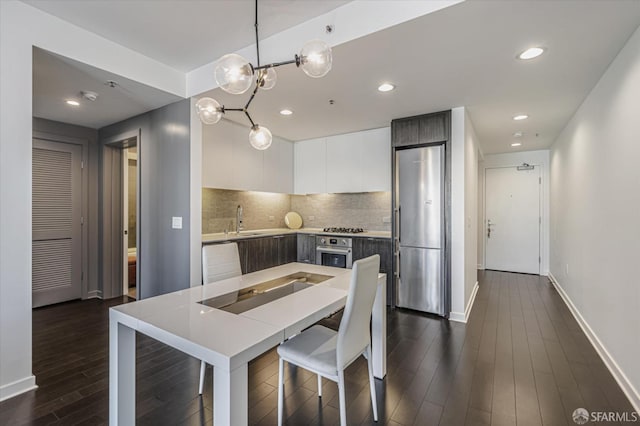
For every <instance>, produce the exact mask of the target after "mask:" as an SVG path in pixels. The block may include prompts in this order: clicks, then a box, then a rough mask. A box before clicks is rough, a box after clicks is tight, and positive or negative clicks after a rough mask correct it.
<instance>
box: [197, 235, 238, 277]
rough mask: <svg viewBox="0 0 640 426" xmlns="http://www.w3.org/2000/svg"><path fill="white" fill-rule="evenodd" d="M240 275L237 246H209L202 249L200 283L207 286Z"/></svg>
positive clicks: (230, 244)
mask: <svg viewBox="0 0 640 426" xmlns="http://www.w3.org/2000/svg"><path fill="white" fill-rule="evenodd" d="M240 275H242V269H241V268H240V255H239V254H238V244H236V243H226V244H209V245H206V246H203V247H202V283H203V284H209V283H212V282H216V281H221V280H225V279H227V278H232V277H238V276H240Z"/></svg>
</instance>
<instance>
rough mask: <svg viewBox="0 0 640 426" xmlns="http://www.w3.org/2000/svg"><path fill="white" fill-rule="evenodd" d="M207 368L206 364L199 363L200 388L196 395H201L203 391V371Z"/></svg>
mask: <svg viewBox="0 0 640 426" xmlns="http://www.w3.org/2000/svg"><path fill="white" fill-rule="evenodd" d="M205 368H207V364H206V363H205V362H204V361H200V387H199V388H198V393H199V394H200V395H202V392H203V391H204V370H205Z"/></svg>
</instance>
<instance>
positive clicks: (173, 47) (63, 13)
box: [23, 0, 348, 72]
mask: <svg viewBox="0 0 640 426" xmlns="http://www.w3.org/2000/svg"><path fill="white" fill-rule="evenodd" d="M23 1H24V3H27V4H30V5H31V6H34V7H36V8H38V9H41V10H43V11H45V12H47V13H50V14H52V15H54V16H57V17H59V18H61V19H63V20H65V21H67V22H70V23H72V24H74V25H77V26H79V27H81V28H84V29H85V30H88V31H91V32H93V33H96V34H98V35H101V36H102V37H104V38H106V39H109V40H111V41H114V42H116V43H118V44H121V45H122V46H126V47H128V48H130V49H132V50H135V51H137V52H139V53H142V54H143V55H145V56H148V57H150V58H153V59H155V60H157V61H160V62H162V63H164V64H166V65H169V66H170V67H172V68H175V69H177V70H179V71H182V72H187V71H191V70H193V69H194V68H197V67H199V66H201V65H204V64H207V63H209V62H211V61H214V60H215V59H217V58H219V57H220V56H222V55H224V54H225V53H229V52H234V51H236V50H239V49H241V48H243V47H246V46H249V45H251V44H252V43H254V42H255V35H254V27H253V24H254V14H255V9H254V8H255V6H254V1H253V0H209V1H203V0H170V1H166V0H165V1H153V0H120V1H113V0H90V1H86V0H85V1H78V0H23ZM345 3H348V1H346V0H260V2H259V22H260V26H259V30H260V38H261V39H264V38H266V37H268V36H270V35H273V34H276V33H278V32H281V31H283V30H285V29H287V28H290V27H292V26H295V25H297V24H300V23H302V22H305V21H308V20H309V19H311V18H314V17H316V16H318V15H322V14H324V13H327V12H329V11H331V10H333V9H335V8H337V7H339V6H342V5H343V4H345Z"/></svg>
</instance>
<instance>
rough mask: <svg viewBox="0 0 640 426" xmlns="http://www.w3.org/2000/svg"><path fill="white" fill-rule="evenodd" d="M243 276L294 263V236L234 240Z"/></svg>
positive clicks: (295, 239) (295, 244) (295, 249)
mask: <svg viewBox="0 0 640 426" xmlns="http://www.w3.org/2000/svg"><path fill="white" fill-rule="evenodd" d="M235 242H236V243H237V244H238V254H239V255H240V267H241V269H242V273H243V274H248V273H251V272H255V271H261V270H262V269H267V268H272V267H274V266H278V265H284V264H285V263H291V262H295V261H296V256H297V245H298V244H297V238H296V234H291V235H275V236H268V237H259V238H247V239H240V240H235Z"/></svg>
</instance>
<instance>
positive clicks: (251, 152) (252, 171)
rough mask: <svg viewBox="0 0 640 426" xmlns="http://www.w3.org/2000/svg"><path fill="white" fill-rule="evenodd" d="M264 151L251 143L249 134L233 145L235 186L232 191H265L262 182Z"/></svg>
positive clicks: (232, 165) (232, 166)
mask: <svg viewBox="0 0 640 426" xmlns="http://www.w3.org/2000/svg"><path fill="white" fill-rule="evenodd" d="M263 159H264V153H263V151H260V150H257V149H255V148H254V147H252V146H251V144H250V143H249V137H248V132H247V133H246V134H245V138H244V140H242V139H240V140H236V141H235V142H234V144H233V161H232V164H231V168H232V170H233V184H232V188H231V189H239V190H245V191H265V190H266V189H265V188H264V185H263V182H262V169H263V165H264V164H263Z"/></svg>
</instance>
